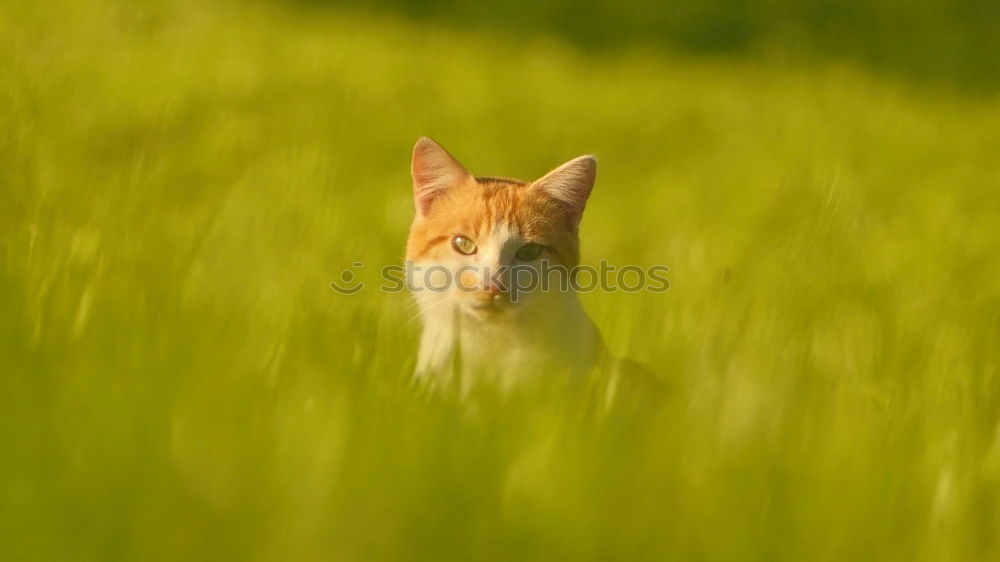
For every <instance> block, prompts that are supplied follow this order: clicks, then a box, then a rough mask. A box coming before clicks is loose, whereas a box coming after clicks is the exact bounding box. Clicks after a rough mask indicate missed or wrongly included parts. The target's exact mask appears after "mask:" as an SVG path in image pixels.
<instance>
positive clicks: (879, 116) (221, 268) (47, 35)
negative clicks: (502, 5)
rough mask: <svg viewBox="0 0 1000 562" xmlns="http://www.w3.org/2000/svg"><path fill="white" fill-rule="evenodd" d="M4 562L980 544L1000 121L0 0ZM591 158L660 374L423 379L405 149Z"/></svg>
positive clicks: (687, 70) (841, 78)
mask: <svg viewBox="0 0 1000 562" xmlns="http://www.w3.org/2000/svg"><path fill="white" fill-rule="evenodd" d="M0 37H2V39H0V86H2V87H0V130H2V131H3V135H0V232H2V233H3V238H2V244H3V254H2V259H3V261H2V270H0V271H2V276H0V303H2V312H3V316H2V317H0V336H2V337H3V341H4V343H3V345H2V346H0V359H2V360H3V365H4V368H3V372H4V374H3V375H0V412H2V413H0V446H2V448H0V544H3V547H2V550H0V552H6V555H3V556H2V557H3V558H4V559H11V560H15V559H16V560H27V559H37V560H75V559H94V560H109V559H141V560H148V559H174V560H175V559H206V560H217V559H220V558H250V559H261V560H380V559H397V560H414V559H427V560H441V559H456V560H469V559H496V560H510V559H520V558H529V559H539V560H554V559H570V560H572V559H591V560H611V559H650V560H664V559H682V560H688V559H713V560H717V559H734V560H735V559H763V560H774V559H789V560H816V559H828V560H856V559H870V560H887V559H894V560H987V559H993V558H997V557H1000V541H998V538H997V537H998V536H1000V534H998V532H1000V507H998V506H1000V390H998V388H1000V380H998V375H997V358H998V355H997V351H996V350H997V342H1000V317H998V310H1000V284H998V282H997V280H998V279H1000V265H998V264H1000V260H998V259H997V258H996V256H998V255H1000V244H998V239H1000V237H998V236H997V227H996V223H997V220H998V219H1000V198H998V188H1000V159H998V158H997V147H1000V103H998V101H997V99H996V98H992V99H989V98H982V97H977V98H973V97H968V96H965V95H963V94H961V93H958V92H953V91H948V90H943V89H937V90H925V89H919V88H916V87H913V86H910V85H908V84H906V83H902V82H896V81H892V80H888V79H884V78H880V77H879V76H877V75H873V74H871V73H870V72H866V71H865V70H863V69H861V68H856V67H852V66H849V65H837V64H830V63H827V64H822V65H816V66H811V67H804V66H795V65H790V64H782V63H779V62H777V61H775V62H773V63H771V62H766V61H764V62H761V61H759V60H758V61H755V62H752V61H748V60H747V61H739V60H728V59H721V58H720V59H713V58H690V57H688V56H680V55H672V54H670V53H653V52H647V51H641V50H632V51H626V52H623V53H616V54H607V55H599V54H595V53H587V54H584V53H580V52H577V51H574V50H572V49H570V48H568V47H566V46H563V45H561V44H559V43H557V42H552V41H546V40H544V39H536V40H524V39H517V40H513V39H511V40H506V39H507V38H505V37H504V36H503V35H502V34H481V33H476V32H472V31H465V30H456V29H450V28H446V27H436V26H433V25H430V24H427V23H421V24H414V23H407V22H405V21H403V20H391V19H371V18H367V17H363V16H360V15H352V14H350V13H342V12H338V11H335V10H332V11H321V10H310V9H306V8H303V7H302V6H298V7H295V6H292V7H288V6H285V7H282V6H275V5H271V4H259V3H247V4H246V5H243V6H239V7H237V6H236V5H234V4H232V3H225V2H223V3H218V4H210V3H203V2H193V1H184V2H171V3H159V2H148V3H141V4H139V5H133V3H126V2H108V1H97V2H88V3H86V4H85V5H84V4H77V3H70V2H45V3H42V5H37V4H36V3H33V2H20V1H16V2H13V3H12V4H8V5H5V7H4V8H2V9H0ZM420 135H429V136H432V137H435V138H436V139H438V140H439V141H441V142H442V143H443V144H445V146H447V147H448V148H449V149H451V150H452V151H453V152H454V153H455V154H456V155H457V156H458V157H459V158H460V159H462V160H463V161H464V162H465V163H466V164H467V165H468V166H469V167H470V168H471V169H472V170H473V171H474V172H476V173H480V174H498V175H510V176H521V177H522V178H525V179H529V178H531V177H533V176H537V175H539V174H541V173H543V172H545V171H546V170H547V169H549V168H550V167H552V166H553V165H555V164H558V163H560V162H562V161H564V160H566V159H568V158H570V157H572V156H575V155H578V154H583V153H595V154H597V156H598V158H599V160H600V171H599V179H598V184H597V188H596V190H595V192H594V196H593V198H592V199H591V202H590V206H589V208H588V210H587V213H586V215H585V219H584V223H583V227H582V238H583V256H584V261H585V262H587V263H597V262H598V261H599V260H600V259H608V260H609V261H611V262H613V263H618V264H625V263H636V264H639V265H653V264H666V265H669V266H670V267H671V268H672V270H671V274H670V280H671V286H672V288H671V291H670V292H668V293H666V294H648V293H645V294H624V293H615V294H588V295H585V296H584V301H585V305H586V307H587V309H588V310H589V311H590V313H591V315H592V316H593V318H594V319H595V321H596V322H597V323H598V325H599V326H600V327H601V329H602V331H603V332H604V334H605V337H606V339H607V340H608V342H609V344H610V345H611V347H612V349H613V350H615V351H616V352H618V353H621V354H624V355H629V356H632V357H635V358H637V359H641V360H643V361H644V362H646V363H648V364H649V365H651V366H653V367H654V369H656V370H657V371H659V372H660V373H661V374H662V375H663V376H664V377H665V378H667V379H669V380H670V381H672V382H673V383H675V385H676V387H677V388H678V392H677V394H678V396H677V397H676V398H675V399H674V400H671V401H670V402H669V403H667V404H664V405H663V407H662V408H659V409H656V410H652V411H623V410H615V411H612V412H611V413H610V414H608V415H607V416H603V417H601V416H595V414H594V412H593V411H592V410H591V409H589V408H588V407H587V405H586V404H585V403H584V401H583V400H581V399H580V397H579V396H578V395H576V394H573V393H565V392H559V389H551V388H548V389H543V390H538V391H537V392H528V393H525V394H523V395H518V396H515V397H512V398H510V399H509V400H508V401H501V400H497V399H495V398H496V397H493V398H494V399H489V397H488V396H485V397H482V399H481V400H480V401H479V402H478V403H477V405H476V406H475V407H474V408H469V407H468V406H467V405H463V404H457V403H455V402H453V401H451V400H449V399H448V398H446V397H425V396H418V395H415V394H414V393H413V391H412V388H411V387H410V385H409V375H410V372H411V370H412V368H413V363H414V359H415V350H416V338H417V335H418V330H419V323H418V322H416V321H415V310H414V309H413V307H411V306H410V304H409V298H408V296H407V295H405V294H383V293H379V292H377V291H373V290H366V291H364V292H362V293H361V294H359V295H355V296H350V297H348V296H343V295H338V294H336V293H335V292H333V291H331V290H330V289H329V288H328V286H327V284H328V283H329V282H330V281H333V280H334V279H336V278H337V276H338V275H339V273H340V271H341V269H343V268H345V267H348V266H349V265H350V264H351V263H352V262H354V261H358V260H362V261H364V262H365V263H366V267H365V269H364V271H363V274H362V276H363V278H364V279H365V280H367V281H368V282H369V283H372V284H377V282H378V278H377V272H378V268H379V267H381V266H382V265H385V264H392V263H399V262H400V261H401V259H402V253H403V244H404V239H405V233H406V229H407V227H408V223H409V220H410V215H411V212H412V206H411V203H410V199H409V197H410V195H409V193H410V191H409V189H410V188H409V179H408V175H407V174H408V158H409V150H410V147H411V146H412V143H413V141H414V140H415V139H416V138H417V137H419V136H420Z"/></svg>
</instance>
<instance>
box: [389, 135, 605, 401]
mask: <svg viewBox="0 0 1000 562" xmlns="http://www.w3.org/2000/svg"><path fill="white" fill-rule="evenodd" d="M596 170H597V168H596V161H595V160H594V158H593V157H590V156H582V157H579V158H576V159H573V160H571V161H569V162H567V163H566V164H563V165H562V166H560V167H558V168H556V169H555V170H553V171H552V172H550V173H548V174H547V175H545V176H544V177H542V178H541V179H539V180H537V181H534V182H530V183H525V182H520V181H515V180H509V179H500V178H476V177H474V176H472V175H471V174H470V173H469V172H468V171H466V169H465V168H464V167H463V166H462V165H461V164H460V163H459V162H458V161H457V160H455V158H454V157H452V156H451V155H450V154H448V152H447V151H445V150H444V149H443V148H442V147H441V146H440V145H438V144H437V143H435V142H434V141H432V140H430V139H427V138H422V139H420V140H419V141H417V144H416V146H415V147H414V152H413V161H412V175H413V185H414V187H413V189H414V203H415V206H416V209H417V212H416V216H415V218H414V221H413V225H412V227H411V229H410V236H409V240H408V242H407V264H408V268H409V270H410V279H411V289H412V290H413V292H414V296H415V298H416V301H417V304H418V306H419V308H420V316H421V320H422V322H423V334H422V336H421V340H420V353H419V357H418V363H417V372H416V375H417V376H418V377H419V378H421V379H423V380H430V381H434V382H437V381H448V380H452V379H453V377H454V375H455V374H456V373H460V374H461V375H462V377H463V386H466V385H465V383H466V382H468V381H470V380H476V379H480V378H482V377H491V378H496V379H497V380H499V382H500V383H501V384H503V385H509V384H512V383H516V382H518V381H521V380H524V379H525V378H530V377H546V376H558V375H568V376H570V377H576V376H580V377H582V376H585V375H587V374H588V373H591V372H593V371H594V369H595V367H598V366H599V365H601V364H602V363H606V362H607V358H608V357H609V356H608V354H607V352H606V350H605V347H604V343H603V342H602V340H601V336H600V334H599V333H598V331H597V329H596V328H595V327H594V325H593V323H592V322H591V321H590V319H589V318H588V317H587V314H586V313H585V312H584V310H583V308H582V306H581V305H580V302H579V299H578V296H577V294H576V292H575V291H574V290H573V289H572V283H571V282H570V281H571V279H570V277H571V273H570V272H571V270H572V268H573V267H575V266H576V265H577V263H578V260H579V255H580V254H579V238H578V234H577V232H578V226H579V223H580V219H581V216H582V213H583V209H584V205H585V203H586V200H587V197H588V196H589V195H590V191H591V189H592V188H593V186H594V180H595V177H596ZM534 274H538V282H536V283H534V284H532V282H531V276H532V275H534ZM543 277H545V278H546V279H547V280H548V281H549V284H548V285H547V286H541V279H542V278H543Z"/></svg>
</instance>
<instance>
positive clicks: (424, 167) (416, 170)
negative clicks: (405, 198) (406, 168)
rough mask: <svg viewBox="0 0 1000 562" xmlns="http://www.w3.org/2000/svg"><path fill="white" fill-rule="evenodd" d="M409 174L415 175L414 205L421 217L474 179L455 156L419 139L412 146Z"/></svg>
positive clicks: (442, 148)
mask: <svg viewBox="0 0 1000 562" xmlns="http://www.w3.org/2000/svg"><path fill="white" fill-rule="evenodd" d="M410 173H411V174H412V175H413V204H414V205H415V206H416V207H417V212H418V213H420V214H421V215H426V214H427V211H429V210H430V208H431V204H433V203H434V200H435V199H437V198H438V197H440V196H441V195H443V194H444V193H445V192H447V191H448V190H449V189H451V188H453V187H455V186H457V185H459V184H461V183H464V182H466V181H468V180H469V179H471V178H472V174H470V173H469V172H468V170H466V169H465V167H464V166H462V164H461V163H459V161H458V160H457V159H455V157H454V156H452V155H451V154H449V153H448V151H447V150H445V149H444V147H443V146H441V145H440V144H438V143H436V142H434V141H432V140H431V139H429V138H427V137H420V140H418V141H417V144H416V145H415V146H414V147H413V160H412V162H411V163H410Z"/></svg>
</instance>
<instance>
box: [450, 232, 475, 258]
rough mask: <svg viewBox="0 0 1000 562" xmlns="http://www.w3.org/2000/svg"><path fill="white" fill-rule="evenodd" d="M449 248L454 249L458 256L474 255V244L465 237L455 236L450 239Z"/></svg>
mask: <svg viewBox="0 0 1000 562" xmlns="http://www.w3.org/2000/svg"><path fill="white" fill-rule="evenodd" d="M451 246H452V247H453V248H455V251H456V252H458V253H460V254H465V255H467V256H469V255H472V254H475V253H476V249H477V248H476V243H475V242H473V241H472V240H469V239H468V238H466V237H465V236H456V237H454V238H452V239H451Z"/></svg>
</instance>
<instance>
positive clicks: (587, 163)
mask: <svg viewBox="0 0 1000 562" xmlns="http://www.w3.org/2000/svg"><path fill="white" fill-rule="evenodd" d="M596 179H597V159H596V158H594V157H593V156H592V155H590V154H588V155H586V156H579V157H577V158H574V159H572V160H570V161H569V162H566V163H565V164H563V165H562V166H559V167H558V168H556V169H555V170H552V171H551V172H549V173H547V174H545V175H544V176H542V178H541V179H539V180H537V181H535V182H534V183H533V184H531V188H532V189H539V190H542V191H544V192H545V193H546V194H548V195H549V196H550V197H552V198H553V199H555V200H557V201H559V202H560V203H562V204H563V206H564V207H565V208H566V211H567V218H568V219H569V222H570V224H572V225H573V226H576V225H578V224H580V219H581V218H582V217H583V208H584V207H585V206H586V204H587V198H588V197H590V192H591V190H593V189H594V181H595V180H596Z"/></svg>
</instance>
